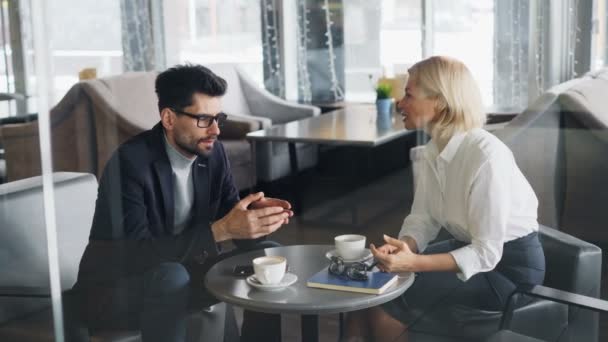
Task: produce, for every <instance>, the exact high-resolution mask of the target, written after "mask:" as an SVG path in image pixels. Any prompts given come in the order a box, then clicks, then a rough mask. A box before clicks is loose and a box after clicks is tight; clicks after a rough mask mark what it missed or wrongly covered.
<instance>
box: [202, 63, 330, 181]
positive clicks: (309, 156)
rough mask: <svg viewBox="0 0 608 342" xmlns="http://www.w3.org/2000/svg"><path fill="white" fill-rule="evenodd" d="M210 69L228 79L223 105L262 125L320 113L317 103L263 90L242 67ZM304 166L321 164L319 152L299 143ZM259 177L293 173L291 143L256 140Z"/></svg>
mask: <svg viewBox="0 0 608 342" xmlns="http://www.w3.org/2000/svg"><path fill="white" fill-rule="evenodd" d="M209 68H211V70H213V72H215V73H217V74H218V75H220V76H221V77H223V78H224V79H226V81H227V82H228V91H227V93H226V95H225V96H224V101H223V106H224V110H225V112H226V113H227V114H228V115H230V116H238V117H239V118H250V119H254V120H258V121H259V122H260V123H261V128H268V127H270V126H271V125H273V124H282V123H286V122H290V121H295V120H302V119H305V118H309V117H312V116H317V115H319V114H320V112H321V110H320V109H319V108H317V107H314V106H308V105H301V104H297V103H292V102H288V101H285V100H283V99H281V98H279V97H277V96H274V95H272V94H271V93H269V92H268V91H266V90H264V89H261V88H260V87H259V86H258V85H257V84H256V83H255V82H254V81H253V80H252V79H251V78H249V77H248V76H247V74H246V73H245V72H244V71H243V70H242V69H241V68H239V67H237V66H235V65H232V64H214V65H210V66H209ZM296 148H297V150H298V152H297V155H298V165H299V167H300V169H306V168H310V167H312V166H314V165H316V163H317V158H318V151H317V148H316V147H315V146H314V145H311V144H303V143H302V144H301V143H298V144H296ZM255 154H256V165H257V167H256V169H257V177H258V179H259V180H261V181H265V182H270V181H273V180H276V179H278V178H281V177H284V176H287V175H288V174H289V173H290V170H291V169H290V164H289V151H288V148H287V143H281V142H255Z"/></svg>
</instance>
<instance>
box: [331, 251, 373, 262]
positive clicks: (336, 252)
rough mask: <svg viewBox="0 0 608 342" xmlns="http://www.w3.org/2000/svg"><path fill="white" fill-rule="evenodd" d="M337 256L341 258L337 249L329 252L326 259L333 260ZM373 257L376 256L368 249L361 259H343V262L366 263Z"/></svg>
mask: <svg viewBox="0 0 608 342" xmlns="http://www.w3.org/2000/svg"><path fill="white" fill-rule="evenodd" d="M337 256H339V255H338V251H337V250H335V249H332V250H331V251H329V252H327V253H326V254H325V257H326V258H327V259H329V260H331V257H337ZM373 256H374V255H373V254H372V251H370V250H369V248H366V249H365V250H364V251H363V254H361V256H360V257H358V258H355V259H344V258H342V260H344V262H365V261H367V260H369V259H371V258H372V257H373Z"/></svg>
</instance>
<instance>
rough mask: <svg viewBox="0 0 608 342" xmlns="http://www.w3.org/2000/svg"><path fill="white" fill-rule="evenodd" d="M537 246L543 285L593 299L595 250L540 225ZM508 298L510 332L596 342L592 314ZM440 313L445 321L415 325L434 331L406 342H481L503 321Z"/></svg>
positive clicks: (492, 315)
mask: <svg viewBox="0 0 608 342" xmlns="http://www.w3.org/2000/svg"><path fill="white" fill-rule="evenodd" d="M540 241H541V244H542V246H543V250H544V252H545V258H546V260H547V264H546V275H545V281H544V284H543V285H544V286H547V287H551V288H554V289H558V290H560V291H566V292H569V293H572V294H578V295H584V296H588V297H592V298H597V297H599V291H600V283H601V268H602V267H601V264H602V251H601V249H600V248H598V247H597V246H595V245H592V244H590V243H587V242H584V241H582V240H579V239H577V238H575V237H573V236H570V235H568V234H565V233H563V232H560V231H557V230H555V229H551V228H548V227H544V226H541V227H540ZM538 289H540V288H538ZM541 298H542V297H541ZM513 299H514V300H517V301H516V302H515V303H516V304H517V305H516V306H515V308H514V309H513V310H511V309H509V314H508V317H507V318H505V322H509V324H510V327H511V328H512V329H513V330H515V331H518V332H521V333H522V334H524V335H527V336H531V337H534V338H539V339H541V340H547V341H556V340H558V338H560V336H561V338H564V337H563V336H571V338H572V339H570V340H569V339H560V340H559V341H597V338H598V323H599V322H598V314H597V313H593V312H586V311H581V310H580V309H579V308H577V307H567V306H566V305H563V304H561V303H560V302H556V301H553V300H547V299H546V298H544V299H537V300H527V299H526V298H522V297H520V296H514V297H513ZM442 313H444V314H445V315H446V316H445V317H448V318H449V322H446V321H443V320H441V321H440V320H436V319H431V318H426V317H423V318H422V320H421V322H420V323H419V324H421V323H423V324H421V326H424V327H436V329H437V330H438V331H433V330H428V329H425V330H422V329H419V330H413V331H412V332H411V335H412V336H413V338H412V341H417V339H416V337H418V336H421V337H420V338H421V339H422V340H423V341H454V342H455V341H463V340H466V341H469V340H485V339H487V338H489V337H490V336H492V335H493V334H495V333H496V332H497V331H498V330H499V328H500V324H501V320H502V318H503V313H502V312H498V311H496V312H495V311H484V310H477V309H473V308H469V307H465V306H457V307H454V308H451V309H450V310H444V312H442ZM442 317H443V316H442ZM502 334H504V333H502ZM532 341H534V340H532Z"/></svg>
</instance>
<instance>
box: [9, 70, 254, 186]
mask: <svg viewBox="0 0 608 342" xmlns="http://www.w3.org/2000/svg"><path fill="white" fill-rule="evenodd" d="M156 75H157V74H156V72H130V73H125V74H122V75H117V76H112V77H107V78H101V79H92V80H86V81H82V82H79V83H77V84H75V85H74V86H73V87H72V88H71V89H70V90H69V91H68V93H67V94H66V95H65V96H64V97H63V99H62V100H61V101H60V102H59V103H58V104H57V105H56V106H55V107H54V108H53V109H52V110H51V113H50V116H51V140H52V157H53V168H54V171H74V172H86V173H92V174H94V175H96V176H97V177H99V176H100V175H101V172H102V171H103V168H104V166H105V163H106V162H107V161H108V159H109V158H110V156H111V155H112V153H113V152H114V150H115V149H116V148H117V147H118V145H120V144H121V143H122V142H124V141H125V140H127V139H129V138H130V137H132V136H134V135H136V134H138V133H140V132H142V131H144V130H147V129H150V128H152V126H154V124H156V123H157V122H158V120H159V116H158V107H157V102H158V100H157V98H156V94H155V91H154V82H155V79H156ZM229 86H230V85H229ZM260 128H261V124H260V122H259V121H258V120H254V119H253V118H239V117H238V116H236V115H234V116H233V115H231V116H230V117H229V120H228V122H227V123H226V125H225V127H224V128H223V130H222V134H221V135H220V140H221V141H222V143H223V144H224V145H225V147H226V153H227V155H228V159H229V161H230V164H231V168H232V172H233V176H234V179H235V183H236V185H237V188H238V189H239V190H245V189H248V188H251V187H253V186H254V185H255V182H256V176H255V164H254V157H253V156H252V150H251V147H250V144H249V142H247V141H246V140H245V135H246V134H247V132H250V131H253V130H258V129H260ZM0 142H2V144H3V145H4V149H5V157H6V168H7V171H6V173H7V180H8V181H13V180H17V179H22V178H27V177H32V176H36V175H40V173H41V171H40V149H39V138H38V121H32V122H27V123H18V124H7V125H2V126H0Z"/></svg>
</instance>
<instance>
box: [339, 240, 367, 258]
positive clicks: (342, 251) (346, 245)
mask: <svg viewBox="0 0 608 342" xmlns="http://www.w3.org/2000/svg"><path fill="white" fill-rule="evenodd" d="M334 242H335V243H336V250H337V251H338V255H339V256H341V257H342V258H344V259H351V260H352V259H357V258H360V257H361V256H362V255H363V252H364V251H365V236H364V235H357V234H346V235H339V236H336V237H335V238H334Z"/></svg>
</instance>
